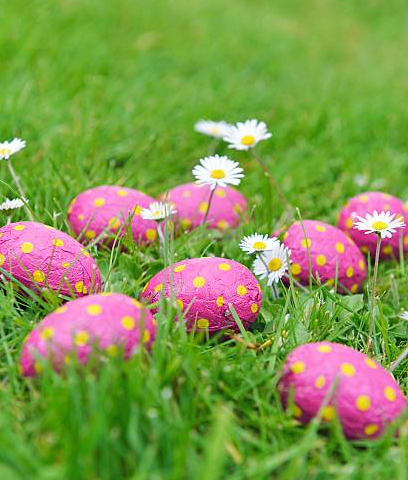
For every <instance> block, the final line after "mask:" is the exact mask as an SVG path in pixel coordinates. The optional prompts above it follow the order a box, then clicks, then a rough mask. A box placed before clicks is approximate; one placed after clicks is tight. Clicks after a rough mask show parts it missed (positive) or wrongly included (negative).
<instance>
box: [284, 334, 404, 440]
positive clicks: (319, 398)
mask: <svg viewBox="0 0 408 480" xmlns="http://www.w3.org/2000/svg"><path fill="white" fill-rule="evenodd" d="M278 388H279V390H280V392H281V399H282V402H283V405H284V406H285V407H287V406H288V405H289V404H290V403H291V400H293V404H292V411H293V414H294V416H295V417H296V418H298V419H299V421H301V422H302V423H308V422H309V421H310V420H311V419H312V418H313V417H315V416H316V415H317V413H318V411H319V409H320V407H321V406H322V404H323V402H324V401H325V399H326V398H327V399H328V404H327V406H325V407H323V410H322V414H323V421H330V420H331V419H333V418H334V417H335V416H337V417H338V419H339V421H340V423H341V425H342V427H343V430H344V434H345V435H346V437H347V438H350V439H358V438H375V437H378V436H379V435H381V433H382V432H383V431H384V430H385V429H386V427H387V425H389V424H390V423H391V422H392V421H393V420H395V419H396V418H398V417H399V415H400V414H401V413H402V412H403V411H404V410H405V409H406V406H407V402H406V400H405V398H404V395H403V393H402V392H401V390H400V388H399V387H398V385H397V383H396V382H395V380H394V378H393V377H392V376H391V375H390V374H389V373H388V372H387V371H386V370H384V369H383V368H382V367H381V366H380V365H378V364H377V363H375V362H374V361H373V360H371V359H370V358H368V357H367V356H366V355H364V354H363V353H360V352H358V351H357V350H354V349H352V348H350V347H346V346H345V345H340V344H338V343H330V342H319V343H308V344H306V345H301V346H300V347H297V348H295V350H293V351H292V352H291V353H290V354H289V355H288V357H287V360H286V363H285V364H284V366H283V369H282V378H281V380H280V383H279V385H278ZM331 392H332V394H331V396H330V393H331Z"/></svg>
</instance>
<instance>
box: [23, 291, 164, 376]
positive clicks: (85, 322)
mask: <svg viewBox="0 0 408 480" xmlns="http://www.w3.org/2000/svg"><path fill="white" fill-rule="evenodd" d="M154 337H155V326H154V320H153V317H152V315H151V313H150V312H149V311H148V310H147V309H146V308H145V307H144V306H143V305H142V304H141V303H140V302H138V301H137V300H135V299H133V298H130V297H128V296H127V295H123V294H120V293H112V294H99V295H89V296H88V297H84V298H79V299H76V300H73V301H70V302H67V303H66V304H65V305H63V306H62V307H60V308H58V309H57V310H55V311H54V312H53V313H51V314H49V315H47V316H46V317H45V318H44V319H43V320H42V321H41V322H40V323H39V324H38V325H37V326H36V327H35V328H34V330H33V331H32V332H31V333H30V334H29V335H28V336H27V338H26V339H25V340H24V344H23V348H22V352H21V358H20V365H21V371H22V374H23V375H25V376H35V375H36V374H37V373H40V371H41V369H42V368H43V364H42V362H41V358H40V357H43V358H44V359H48V360H49V361H50V362H51V365H52V367H53V368H54V369H55V370H56V371H61V370H62V369H63V367H64V365H66V364H67V363H69V362H70V360H71V359H72V358H73V356H75V357H76V358H77V359H78V362H80V363H82V364H86V363H87V362H88V360H89V357H90V354H91V353H92V351H93V350H95V349H99V350H103V351H106V353H108V354H111V355H114V354H116V353H118V352H119V351H121V349H122V351H123V356H124V358H125V359H127V358H129V357H130V356H131V355H132V352H133V351H134V349H135V348H136V347H137V346H138V345H139V344H140V343H141V342H142V343H143V344H145V345H146V347H147V348H148V349H149V348H150V346H151V344H152V342H153V340H154Z"/></svg>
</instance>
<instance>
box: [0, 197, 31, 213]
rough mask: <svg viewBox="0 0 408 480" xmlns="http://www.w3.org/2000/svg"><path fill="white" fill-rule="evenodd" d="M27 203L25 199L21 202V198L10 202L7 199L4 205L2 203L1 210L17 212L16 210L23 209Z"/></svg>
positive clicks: (0, 204)
mask: <svg viewBox="0 0 408 480" xmlns="http://www.w3.org/2000/svg"><path fill="white" fill-rule="evenodd" d="M25 203H28V200H26V199H24V201H23V200H21V198H14V199H13V200H9V199H8V198H6V200H5V201H4V202H3V203H0V210H6V211H8V210H15V209H16V208H21V207H23V206H24V204H25Z"/></svg>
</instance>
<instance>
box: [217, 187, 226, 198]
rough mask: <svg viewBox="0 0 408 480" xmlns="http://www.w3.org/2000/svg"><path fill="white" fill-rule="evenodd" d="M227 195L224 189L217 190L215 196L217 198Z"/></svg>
mask: <svg viewBox="0 0 408 480" xmlns="http://www.w3.org/2000/svg"><path fill="white" fill-rule="evenodd" d="M226 194H227V192H226V191H225V190H224V189H223V188H217V190H215V195H216V196H217V197H221V198H222V197H225V195H226Z"/></svg>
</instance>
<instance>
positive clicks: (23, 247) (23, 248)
mask: <svg viewBox="0 0 408 480" xmlns="http://www.w3.org/2000/svg"><path fill="white" fill-rule="evenodd" d="M33 250H34V245H33V244H32V243H31V242H24V243H23V244H22V245H21V251H22V252H23V253H31V252H32V251H33Z"/></svg>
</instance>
